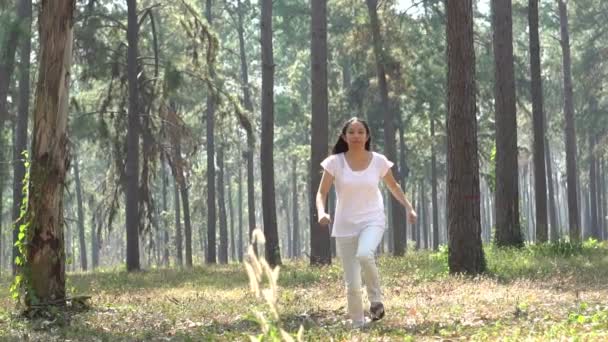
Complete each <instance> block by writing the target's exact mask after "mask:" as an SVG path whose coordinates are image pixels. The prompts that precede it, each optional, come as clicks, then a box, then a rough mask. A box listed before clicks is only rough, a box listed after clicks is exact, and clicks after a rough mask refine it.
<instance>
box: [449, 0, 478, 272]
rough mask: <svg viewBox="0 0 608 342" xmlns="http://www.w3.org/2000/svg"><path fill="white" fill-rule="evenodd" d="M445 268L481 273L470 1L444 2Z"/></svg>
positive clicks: (473, 58) (473, 61) (473, 53)
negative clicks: (446, 150)
mask: <svg viewBox="0 0 608 342" xmlns="http://www.w3.org/2000/svg"><path fill="white" fill-rule="evenodd" d="M446 30H447V45H448V121H447V128H448V137H447V142H448V156H447V162H448V180H447V184H448V188H447V202H448V213H447V215H448V240H449V245H448V250H449V253H448V265H449V269H450V273H468V274H477V273H481V272H483V271H484V270H485V259H484V254H483V249H482V245H481V227H480V221H479V215H480V213H479V161H478V150H477V120H476V108H475V49H474V46H473V4H472V0H461V1H458V2H456V1H447V27H446Z"/></svg>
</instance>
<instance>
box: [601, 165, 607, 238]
mask: <svg viewBox="0 0 608 342" xmlns="http://www.w3.org/2000/svg"><path fill="white" fill-rule="evenodd" d="M600 166H601V168H602V172H600V181H601V185H600V194H601V200H600V202H599V203H600V208H601V211H600V219H601V220H600V221H601V222H602V224H601V229H602V237H603V239H604V240H606V239H607V238H608V236H607V233H608V232H607V231H606V230H607V229H608V200H607V199H606V196H608V189H607V184H606V174H607V173H608V170H606V159H605V158H602V159H601V160H600Z"/></svg>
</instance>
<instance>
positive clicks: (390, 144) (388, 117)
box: [366, 0, 406, 256]
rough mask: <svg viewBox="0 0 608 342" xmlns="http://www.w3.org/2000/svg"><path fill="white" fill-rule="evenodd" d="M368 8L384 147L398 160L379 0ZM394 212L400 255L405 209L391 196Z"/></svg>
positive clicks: (397, 175)
mask: <svg viewBox="0 0 608 342" xmlns="http://www.w3.org/2000/svg"><path fill="white" fill-rule="evenodd" d="M366 2H367V9H368V12H369V18H370V25H371V31H372V39H373V43H374V56H375V57H376V72H377V76H378V87H379V88H380V99H381V105H382V111H383V113H384V149H385V154H386V157H387V158H388V159H389V160H391V161H396V160H397V159H396V157H397V151H396V144H395V118H394V114H393V110H392V106H391V105H390V104H389V98H388V85H387V82H386V72H385V70H384V68H385V63H386V56H384V51H383V47H382V37H381V35H380V23H379V21H378V12H377V6H378V1H377V0H366ZM393 173H394V175H395V179H401V172H400V170H399V167H398V166H397V164H395V166H393ZM390 203H391V204H390V205H391V213H392V221H393V225H392V227H391V228H392V229H393V238H394V243H395V245H394V246H393V250H394V255H397V256H400V255H403V254H404V253H405V248H406V245H405V244H404V241H405V239H404V237H405V234H406V232H405V227H404V225H403V222H405V210H404V209H403V207H402V206H401V204H399V202H398V201H397V200H396V199H395V198H394V197H393V196H391V200H390Z"/></svg>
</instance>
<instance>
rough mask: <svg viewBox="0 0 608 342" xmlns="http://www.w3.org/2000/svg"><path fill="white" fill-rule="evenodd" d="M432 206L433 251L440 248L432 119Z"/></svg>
mask: <svg viewBox="0 0 608 342" xmlns="http://www.w3.org/2000/svg"><path fill="white" fill-rule="evenodd" d="M430 121H431V139H432V142H431V196H432V198H431V201H432V203H431V205H432V206H433V250H434V251H436V250H437V249H438V248H439V212H438V210H439V207H438V203H437V157H436V156H435V120H434V119H433V118H431V120H430Z"/></svg>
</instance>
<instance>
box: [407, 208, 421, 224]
mask: <svg viewBox="0 0 608 342" xmlns="http://www.w3.org/2000/svg"><path fill="white" fill-rule="evenodd" d="M417 220H418V214H416V211H415V210H414V208H412V209H410V210H408V211H407V222H409V224H415V223H416V221H417Z"/></svg>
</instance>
